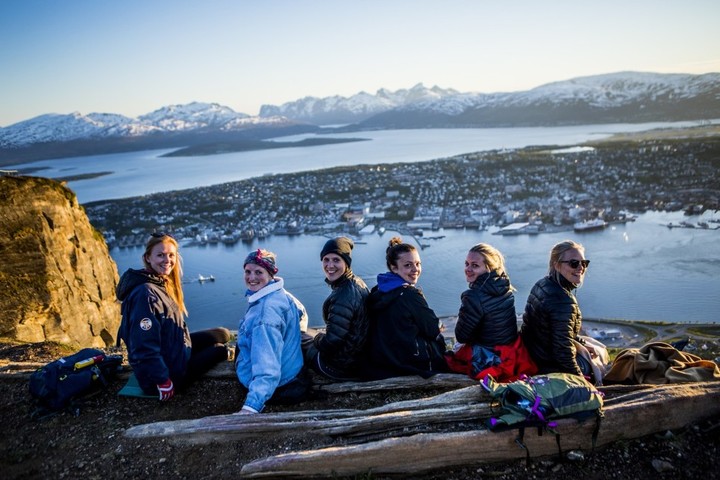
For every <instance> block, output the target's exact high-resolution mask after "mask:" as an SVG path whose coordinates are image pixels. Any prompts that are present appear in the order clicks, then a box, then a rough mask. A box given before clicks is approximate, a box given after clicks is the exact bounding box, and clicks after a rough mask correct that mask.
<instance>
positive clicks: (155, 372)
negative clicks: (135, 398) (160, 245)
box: [116, 269, 192, 394]
mask: <svg viewBox="0 0 720 480" xmlns="http://www.w3.org/2000/svg"><path fill="white" fill-rule="evenodd" d="M116 294H117V298H118V299H119V300H121V301H122V307H121V312H122V322H121V323H120V330H119V331H118V342H119V341H120V339H122V340H123V341H124V342H125V345H127V351H128V361H129V362H130V365H131V366H132V368H133V372H134V373H135V377H137V380H138V383H139V384H140V387H142V389H143V390H144V391H145V392H147V393H151V394H155V393H157V385H158V384H159V383H163V382H165V381H166V380H167V379H168V378H170V379H172V381H173V383H174V384H175V385H178V386H179V385H182V380H183V377H184V375H185V370H186V368H187V364H188V360H189V359H190V351H191V347H192V344H191V342H190V331H189V330H188V328H187V325H186V324H185V319H184V317H183V315H182V312H181V311H180V307H179V306H178V304H177V303H175V301H174V300H173V299H172V298H171V297H170V295H168V292H167V290H166V289H165V284H164V281H163V279H162V278H161V277H159V276H157V275H155V274H153V273H151V272H148V271H146V270H133V269H128V270H127V271H126V272H125V273H124V274H123V275H122V277H121V278H120V283H119V284H118V286H117V289H116Z"/></svg>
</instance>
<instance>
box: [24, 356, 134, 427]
mask: <svg viewBox="0 0 720 480" xmlns="http://www.w3.org/2000/svg"><path fill="white" fill-rule="evenodd" d="M121 364H122V355H106V354H105V353H104V352H103V351H102V350H98V349H95V348H84V349H82V350H80V351H79V352H77V353H75V354H73V355H69V356H67V357H63V358H60V359H58V360H54V361H52V362H50V363H48V364H47V365H44V366H42V367H40V368H38V369H37V370H35V372H33V374H32V375H31V376H30V383H29V389H30V395H31V396H32V397H33V399H34V401H35V405H36V409H35V411H34V412H33V414H32V416H33V417H34V418H36V417H40V416H47V415H49V414H53V413H57V412H60V411H62V410H65V409H70V410H71V411H72V412H73V413H74V414H75V415H78V414H79V413H80V409H79V402H78V401H79V400H80V399H81V398H83V397H87V396H89V395H90V394H93V393H96V392H99V391H100V390H101V389H102V388H104V387H106V386H107V385H108V382H109V380H111V379H112V378H114V376H115V374H116V373H117V372H118V371H119V370H120V369H121Z"/></svg>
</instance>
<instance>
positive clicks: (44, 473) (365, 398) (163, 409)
mask: <svg viewBox="0 0 720 480" xmlns="http://www.w3.org/2000/svg"><path fill="white" fill-rule="evenodd" d="M120 352H122V351H120ZM68 353H71V352H69V351H68V350H67V349H64V348H63V347H60V346H58V345H53V344H30V345H17V346H12V345H0V366H1V365H7V364H8V362H39V363H44V362H47V361H50V360H53V359H55V358H58V357H60V356H63V355H67V354H68ZM115 353H117V351H116V352H115ZM123 384H124V381H123V380H121V379H117V380H115V381H113V382H112V383H111V385H110V387H109V388H108V389H107V390H105V391H103V392H101V393H100V394H98V395H96V396H94V397H92V398H90V399H88V400H87V401H86V402H85V404H84V406H83V408H82V410H81V412H80V414H79V416H74V415H72V414H71V413H67V412H64V413H61V414H58V415H55V416H52V417H50V418H47V419H43V420H35V419H32V418H31V413H32V411H33V407H32V404H31V399H30V396H29V393H28V390H27V376H22V375H3V376H2V377H0V385H1V387H0V422H1V423H2V426H3V428H2V430H3V433H4V434H3V435H2V438H1V439H0V471H1V472H2V478H4V479H50V478H52V479H76V478H82V479H103V480H105V479H107V480H110V479H128V478H141V477H145V478H182V479H184V478H187V479H197V478H237V477H238V476H239V475H238V474H239V471H240V468H241V466H242V465H243V464H245V463H247V462H249V461H252V460H255V459H259V458H263V457H267V456H269V455H272V454H277V453H284V452H288V451H298V450H305V449H309V448H313V447H317V446H318V445H319V444H322V445H327V444H328V442H331V443H330V444H332V445H340V444H342V442H343V441H342V440H334V442H335V443H332V442H333V441H330V440H328V439H317V438H312V437H309V436H307V435H302V434H299V435H292V436H291V435H288V436H286V437H283V438H282V439H281V440H277V439H274V440H271V439H254V440H243V441H235V442H224V443H213V444H210V445H206V446H177V445H172V444H170V443H168V442H166V441H164V440H163V441H158V440H138V439H130V438H126V437H125V436H124V432H125V430H126V429H128V428H129V427H132V426H135V425H140V424H145V423H151V422H155V421H161V420H179V419H192V418H199V417H203V416H210V415H218V414H228V413H233V412H235V411H237V410H238V409H239V408H240V406H241V405H242V401H243V393H242V392H241V389H240V388H239V386H238V384H237V382H235V381H233V380H232V379H229V378H205V379H202V380H201V381H200V382H198V383H197V384H195V385H193V386H192V387H191V388H190V389H189V390H188V391H187V392H185V393H184V394H181V395H177V396H176V397H175V398H173V399H172V400H171V401H169V402H166V403H160V402H158V401H155V400H153V399H134V398H126V397H120V396H118V395H117V392H118V391H119V390H120V388H121V387H122V386H123ZM434 393H438V392H434ZM431 394H433V393H428V392H423V393H422V394H421V395H419V394H418V393H417V392H415V393H387V392H385V393H373V394H356V393H345V394H336V395H329V396H328V397H327V398H323V399H316V400H311V401H308V402H306V403H304V404H301V405H299V406H296V407H268V410H267V411H270V412H279V411H294V410H313V409H316V410H319V409H328V408H336V409H341V408H357V409H366V408H371V407H374V406H378V405H383V404H386V403H389V402H394V401H399V400H404V399H407V398H413V397H414V398H417V397H419V396H429V395H431ZM407 433H411V432H407ZM323 442H324V443H323ZM518 448H519V447H518ZM589 453H590V452H585V454H586V456H585V458H584V459H582V460H570V459H568V458H566V457H563V458H560V457H558V456H553V457H546V458H540V459H533V461H532V462H531V463H530V465H529V466H528V465H526V463H525V460H524V458H522V454H520V455H519V457H518V460H513V461H509V462H503V463H493V464H482V465H472V466H467V467H464V468H446V469H442V470H440V471H434V472H428V473H426V474H423V475H412V476H395V477H392V476H383V475H375V474H373V473H371V472H367V473H365V474H362V475H358V476H355V477H351V478H357V479H360V478H362V479H385V478H417V479H421V480H440V479H442V480H452V479H457V480H462V479H471V478H477V479H480V478H483V479H485V478H487V479H489V478H499V479H522V478H527V479H538V478H560V477H568V478H571V477H576V478H579V477H581V476H582V477H583V478H590V479H595V478H597V479H603V480H605V479H646V478H656V479H663V478H668V479H670V478H672V479H678V478H680V479H684V478H688V479H689V478H703V479H713V478H720V468H718V467H720V418H710V419H707V420H705V421H703V422H701V423H698V424H693V425H688V426H686V427H685V428H683V429H681V430H679V431H673V432H669V431H668V432H661V433H658V434H656V435H652V436H649V437H645V438H641V439H636V440H630V441H624V442H619V443H616V444H613V445H611V446H607V447H603V448H599V449H597V450H596V451H595V452H594V453H593V454H592V455H590V454H589ZM335 478H346V477H335Z"/></svg>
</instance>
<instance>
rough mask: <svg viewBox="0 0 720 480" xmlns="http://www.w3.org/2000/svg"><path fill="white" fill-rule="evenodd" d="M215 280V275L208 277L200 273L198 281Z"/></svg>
mask: <svg viewBox="0 0 720 480" xmlns="http://www.w3.org/2000/svg"><path fill="white" fill-rule="evenodd" d="M214 281H215V277H214V276H212V275H210V276H208V277H206V276H204V275H203V274H198V282H200V283H205V282H214Z"/></svg>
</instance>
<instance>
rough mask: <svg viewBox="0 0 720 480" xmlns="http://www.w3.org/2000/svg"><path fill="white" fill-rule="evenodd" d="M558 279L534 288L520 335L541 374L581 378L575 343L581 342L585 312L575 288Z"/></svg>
mask: <svg viewBox="0 0 720 480" xmlns="http://www.w3.org/2000/svg"><path fill="white" fill-rule="evenodd" d="M557 276H558V277H559V278H558V279H556V278H554V275H548V276H547V277H545V278H542V279H540V280H539V281H538V282H537V283H536V284H535V285H534V286H533V288H532V290H531V291H530V295H529V296H528V301H527V305H526V306H525V313H524V314H523V325H522V329H521V332H520V333H521V335H522V339H523V343H524V344H525V347H526V348H527V349H528V351H529V352H530V356H531V357H532V358H533V360H535V363H537V366H538V368H539V370H540V373H548V372H565V373H574V374H576V375H582V372H581V370H580V367H579V366H578V363H577V361H576V360H575V355H576V352H577V351H576V349H575V345H574V344H573V342H572V341H573V340H578V341H580V339H579V338H578V336H579V335H580V328H581V327H582V313H581V312H580V307H579V306H578V303H577V299H576V298H575V295H574V294H573V289H574V288H575V285H573V284H572V283H570V282H568V281H567V280H565V279H564V278H563V277H562V276H560V275H557ZM581 343H582V342H581Z"/></svg>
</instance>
